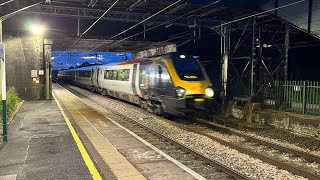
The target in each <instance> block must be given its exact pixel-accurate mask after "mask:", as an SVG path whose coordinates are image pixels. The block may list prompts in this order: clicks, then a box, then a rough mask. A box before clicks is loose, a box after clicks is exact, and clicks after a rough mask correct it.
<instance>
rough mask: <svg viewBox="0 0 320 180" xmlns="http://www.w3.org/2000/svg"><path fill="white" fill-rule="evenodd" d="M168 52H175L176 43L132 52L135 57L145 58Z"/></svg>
mask: <svg viewBox="0 0 320 180" xmlns="http://www.w3.org/2000/svg"><path fill="white" fill-rule="evenodd" d="M170 52H177V46H176V44H169V45H166V46H162V47H156V48H153V49H148V50H144V51H140V52H137V53H135V54H134V56H135V58H137V59H139V58H147V57H152V56H157V55H163V54H167V53H170Z"/></svg>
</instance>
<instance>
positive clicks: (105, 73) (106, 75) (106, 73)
mask: <svg viewBox="0 0 320 180" xmlns="http://www.w3.org/2000/svg"><path fill="white" fill-rule="evenodd" d="M104 79H108V71H107V70H105V71H104Z"/></svg>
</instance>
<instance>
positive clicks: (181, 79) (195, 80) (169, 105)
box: [139, 53, 214, 116]
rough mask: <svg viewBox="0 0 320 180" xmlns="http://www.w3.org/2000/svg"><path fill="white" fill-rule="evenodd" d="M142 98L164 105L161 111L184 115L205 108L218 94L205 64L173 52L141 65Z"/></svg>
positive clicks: (191, 57)
mask: <svg viewBox="0 0 320 180" xmlns="http://www.w3.org/2000/svg"><path fill="white" fill-rule="evenodd" d="M139 84H140V90H141V95H142V96H144V97H148V99H149V100H151V101H150V102H149V104H152V102H161V108H162V109H161V111H163V112H165V113H168V114H172V115H176V116H184V115H186V114H187V113H192V112H196V111H197V110H199V109H205V104H207V103H208V101H210V100H212V98H213V95H214V91H213V88H212V85H211V82H210V80H209V78H208V76H207V75H206V73H205V71H204V69H203V68H202V67H201V64H200V63H199V62H198V61H197V59H195V58H194V57H193V56H189V55H183V54H178V53H170V54H168V55H165V56H160V57H156V58H154V61H153V62H152V63H141V65H140V79H139Z"/></svg>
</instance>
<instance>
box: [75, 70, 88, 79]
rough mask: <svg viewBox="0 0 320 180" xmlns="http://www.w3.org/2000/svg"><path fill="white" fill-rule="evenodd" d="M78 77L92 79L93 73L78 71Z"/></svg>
mask: <svg viewBox="0 0 320 180" xmlns="http://www.w3.org/2000/svg"><path fill="white" fill-rule="evenodd" d="M78 76H79V77H82V78H91V71H78Z"/></svg>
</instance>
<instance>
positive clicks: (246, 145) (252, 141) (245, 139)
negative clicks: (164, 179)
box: [71, 90, 320, 179]
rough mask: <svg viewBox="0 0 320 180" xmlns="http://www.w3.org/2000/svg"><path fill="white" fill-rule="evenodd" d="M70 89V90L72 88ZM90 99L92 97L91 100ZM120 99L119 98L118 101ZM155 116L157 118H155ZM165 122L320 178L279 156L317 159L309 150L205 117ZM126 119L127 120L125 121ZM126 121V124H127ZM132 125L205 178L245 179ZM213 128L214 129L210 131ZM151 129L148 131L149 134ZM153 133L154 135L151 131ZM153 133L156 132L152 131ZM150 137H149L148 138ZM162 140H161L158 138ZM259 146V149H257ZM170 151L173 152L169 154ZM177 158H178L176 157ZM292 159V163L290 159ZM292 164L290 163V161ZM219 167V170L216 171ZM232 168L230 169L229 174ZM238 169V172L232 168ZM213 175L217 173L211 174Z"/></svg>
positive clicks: (315, 171) (118, 115)
mask: <svg viewBox="0 0 320 180" xmlns="http://www.w3.org/2000/svg"><path fill="white" fill-rule="evenodd" d="M71 91H73V90H71ZM73 92H75V93H76V94H78V95H80V96H82V97H86V98H88V99H90V96H88V95H82V94H81V93H78V92H76V91H73ZM91 101H92V100H91ZM94 103H96V104H97V105H100V106H103V107H104V108H106V109H108V111H112V114H114V115H116V117H114V118H115V119H119V122H120V121H122V122H121V124H122V123H123V124H124V126H125V127H127V126H128V127H127V128H128V129H130V126H131V125H130V124H140V122H138V121H136V120H135V119H134V118H131V117H128V115H125V114H121V113H119V111H115V110H114V109H112V108H108V107H106V106H104V105H103V103H101V102H100V104H99V102H94ZM119 103H120V102H119ZM157 119H158V118H157ZM163 121H165V122H167V123H170V124H171V125H173V126H175V127H178V128H180V129H183V130H185V131H188V132H192V133H195V134H199V135H202V136H206V137H208V138H210V139H213V140H214V141H216V142H219V143H221V144H223V145H225V146H229V147H231V148H232V149H236V150H238V151H239V152H242V153H244V154H248V155H249V156H251V157H254V158H256V159H260V160H262V161H264V162H267V163H269V164H273V165H275V166H277V167H278V168H280V169H284V170H287V171H289V172H292V173H293V174H296V175H299V176H302V177H306V178H308V179H320V176H319V171H320V170H319V168H318V169H317V168H315V169H312V168H306V166H304V167H301V164H303V162H302V163H301V162H300V166H299V163H296V162H294V161H284V160H280V159H281V158H279V157H281V156H282V155H281V154H282V153H284V152H285V153H287V154H288V153H290V155H289V156H290V157H289V160H290V159H291V158H292V159H294V158H296V157H302V158H303V159H305V161H306V162H307V163H310V162H313V161H314V162H316V163H318V162H319V157H317V156H314V155H312V154H308V153H306V152H302V151H297V150H295V149H291V148H287V147H284V146H281V145H279V144H277V143H272V142H268V141H264V140H261V139H257V138H255V137H252V136H248V135H246V134H243V133H240V132H237V131H232V130H230V129H228V128H225V127H223V126H220V125H214V124H209V123H207V122H205V121H199V120H197V121H193V122H190V121H183V122H182V121H181V122H179V121H178V122H173V121H170V120H163ZM128 122H129V123H128ZM126 124H127V125H126ZM135 126H139V128H138V130H134V129H132V131H133V132H135V133H136V134H138V135H139V136H141V137H142V138H143V139H146V140H148V141H149V142H150V143H151V144H153V145H155V146H156V147H158V148H159V149H160V150H162V151H164V152H168V154H169V155H170V156H172V157H177V158H176V159H177V160H178V161H180V162H183V163H184V164H185V165H187V166H188V167H190V168H191V169H193V170H194V171H195V172H199V174H201V175H203V176H204V177H206V178H208V179H212V178H217V177H224V178H226V179H230V178H236V179H243V178H245V179H248V178H246V177H245V176H243V175H241V174H239V177H237V175H225V176H224V175H223V174H222V175H221V174H219V171H220V173H221V171H223V172H224V173H226V174H230V172H228V171H229V168H228V167H226V169H224V167H219V166H220V165H221V164H219V163H217V162H210V161H212V160H210V159H207V158H204V159H202V158H203V156H202V155H200V154H199V153H197V152H195V151H193V150H192V149H189V148H188V147H185V146H184V145H183V144H180V143H179V141H178V142H176V141H175V140H174V139H170V138H168V137H166V136H165V135H163V134H161V133H158V132H156V131H153V130H148V129H149V128H148V127H146V126H144V125H142V124H140V125H135ZM141 129H145V130H143V131H141ZM213 130H214V131H213ZM145 131H149V133H147V132H145ZM216 131H219V132H220V134H227V135H230V136H238V139H242V140H241V141H231V142H229V140H226V139H224V138H220V137H219V136H218V137H216V136H215V135H213V134H214V133H213V132H216ZM150 133H151V134H150ZM152 134H153V135H152ZM154 134H155V135H154ZM153 136H154V137H158V138H156V139H152V137H153ZM150 138H151V139H150ZM159 139H160V140H161V141H160V140H159ZM257 149H259V150H257ZM261 149H264V150H263V151H260V150H261ZM268 151H273V152H274V151H275V153H273V155H270V154H269V155H266V152H268ZM170 152H171V153H173V154H170ZM175 152H180V153H181V152H183V153H181V154H179V153H177V154H175ZM179 158H180V160H179ZM302 158H300V159H302ZM292 162H293V163H292ZM199 164H202V165H204V166H202V165H201V166H200V165H199ZM291 164H293V165H291ZM205 165H210V166H211V167H209V166H205ZM201 169H206V172H201ZM217 169H218V171H216V170H217ZM232 173H233V172H231V174H232ZM235 173H237V172H235ZM213 175H216V176H213Z"/></svg>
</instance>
